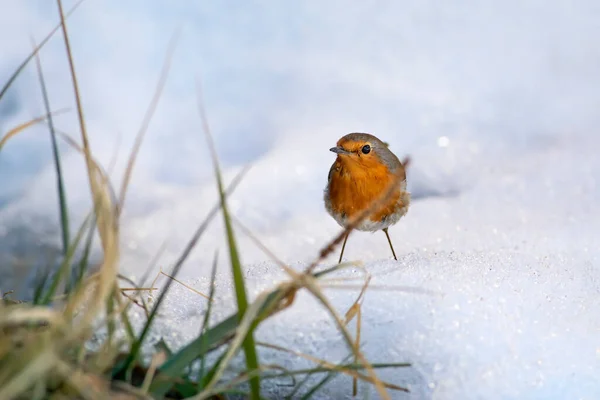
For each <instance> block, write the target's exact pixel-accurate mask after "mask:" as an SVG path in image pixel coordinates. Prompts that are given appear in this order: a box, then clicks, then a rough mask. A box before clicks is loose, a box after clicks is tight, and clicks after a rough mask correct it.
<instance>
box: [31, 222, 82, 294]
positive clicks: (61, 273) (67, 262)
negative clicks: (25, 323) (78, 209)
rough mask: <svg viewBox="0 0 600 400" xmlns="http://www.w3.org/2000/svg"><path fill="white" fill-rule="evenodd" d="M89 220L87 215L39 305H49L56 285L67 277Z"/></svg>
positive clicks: (56, 287)
mask: <svg viewBox="0 0 600 400" xmlns="http://www.w3.org/2000/svg"><path fill="white" fill-rule="evenodd" d="M90 219H91V215H88V216H87V217H86V219H85V221H83V224H81V227H80V228H79V230H78V231H77V235H76V236H75V240H74V241H73V243H72V244H71V245H70V246H69V248H68V249H67V254H66V255H65V256H64V257H63V261H62V263H61V265H60V267H59V269H58V272H57V273H56V274H55V275H54V277H53V278H52V282H51V283H50V287H49V288H48V291H47V292H46V293H45V294H44V296H43V297H42V299H41V302H40V304H49V303H50V301H51V300H52V298H53V297H54V295H55V293H56V290H57V289H58V285H59V284H60V282H61V281H62V280H63V279H64V277H65V276H66V275H67V272H68V271H69V269H70V268H71V261H72V260H73V257H74V255H75V250H77V247H78V246H79V242H80V241H81V238H82V237H83V234H84V232H85V229H86V227H87V226H88V224H89V222H90Z"/></svg>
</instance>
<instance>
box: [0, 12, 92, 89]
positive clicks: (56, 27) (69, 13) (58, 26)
mask: <svg viewBox="0 0 600 400" xmlns="http://www.w3.org/2000/svg"><path fill="white" fill-rule="evenodd" d="M81 3H83V0H79V1H78V2H77V3H75V5H74V6H73V7H72V8H71V9H70V10H69V11H68V12H67V14H66V15H65V18H68V17H69V16H71V14H73V12H74V11H75V10H76V9H77V7H79V6H80V5H81ZM60 27H61V24H58V25H57V26H55V27H54V29H52V30H51V31H50V33H48V34H47V35H46V37H45V38H44V40H42V41H41V42H40V45H39V46H37V47H36V48H35V49H34V50H33V51H32V52H31V53H30V54H29V55H28V56H27V58H25V60H23V62H22V63H21V64H20V65H19V66H18V67H17V69H16V70H15V72H13V74H12V75H11V76H10V78H8V81H7V82H6V83H5V84H4V86H3V87H2V89H1V90H0V100H2V97H4V95H5V94H6V91H7V90H8V89H9V88H10V87H11V86H12V84H13V83H14V81H15V79H17V77H18V76H19V75H20V74H21V72H22V71H23V69H25V67H26V66H27V64H29V61H31V59H32V58H33V57H34V56H35V55H36V54H37V53H38V52H39V51H40V50H41V48H42V47H44V45H45V44H46V43H48V41H49V40H50V38H51V37H52V36H54V34H55V33H56V32H57V31H58V30H59V29H60Z"/></svg>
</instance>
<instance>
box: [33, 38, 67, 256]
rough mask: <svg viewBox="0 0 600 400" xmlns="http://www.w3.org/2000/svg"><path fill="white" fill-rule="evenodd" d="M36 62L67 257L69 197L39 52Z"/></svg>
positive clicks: (64, 250)
mask: <svg viewBox="0 0 600 400" xmlns="http://www.w3.org/2000/svg"><path fill="white" fill-rule="evenodd" d="M31 41H32V43H33V48H34V52H35V48H36V44H35V42H34V40H33V38H31ZM35 61H36V63H35V64H36V67H37V72H38V79H39V81H40V88H41V90H42V98H43V100H44V108H45V109H46V114H47V115H48V127H49V128H50V140H51V142H52V156H53V158H54V168H55V169H56V190H57V192H58V201H59V212H60V228H61V233H62V243H63V255H64V256H66V255H67V250H68V248H69V243H70V239H69V211H68V209H67V196H66V193H65V186H64V182H63V174H62V167H61V164H60V154H59V152H58V144H57V142H56V131H55V130H54V120H53V118H52V113H51V112H50V100H49V99H48V90H47V89H46V82H45V80H44V72H43V70H42V62H41V61H40V55H39V53H38V52H35Z"/></svg>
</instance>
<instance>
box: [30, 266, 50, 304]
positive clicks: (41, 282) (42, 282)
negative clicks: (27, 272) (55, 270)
mask: <svg viewBox="0 0 600 400" xmlns="http://www.w3.org/2000/svg"><path fill="white" fill-rule="evenodd" d="M49 278H50V266H48V267H46V268H45V269H44V271H43V272H42V273H41V274H40V275H38V277H37V278H36V281H37V282H36V283H35V288H34V290H33V304H34V305H38V304H40V301H41V299H42V295H43V294H44V289H46V285H47V284H48V279H49Z"/></svg>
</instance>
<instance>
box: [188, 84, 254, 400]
mask: <svg viewBox="0 0 600 400" xmlns="http://www.w3.org/2000/svg"><path fill="white" fill-rule="evenodd" d="M198 89H200V88H198ZM201 100H202V97H201V96H200V90H198V105H199V111H200V116H201V118H202V125H203V129H204V134H205V136H206V140H207V142H208V145H209V147H210V152H211V157H212V161H213V169H214V171H215V178H216V180H217V187H218V190H219V197H220V199H221V211H222V213H223V221H224V223H225V230H226V232H227V244H228V247H229V257H230V261H231V271H232V275H233V283H234V286H235V295H236V299H237V306H238V317H239V320H240V321H241V320H242V318H243V316H244V313H245V312H246V309H247V308H248V299H247V295H246V284H245V282H244V274H243V272H242V264H241V262H240V257H239V252H238V249H237V244H236V240H235V235H234V233H233V227H232V224H231V218H230V217H229V210H228V207H227V202H226V200H225V190H224V188H223V180H222V177H221V169H220V167H219V159H218V157H217V150H216V148H215V144H214V142H213V139H212V135H211V133H210V128H209V126H208V118H207V117H206V113H205V110H204V107H203V105H202V101H201ZM253 331H254V329H250V330H249V331H248V334H247V335H246V338H245V339H244V342H243V344H242V346H243V348H244V354H245V356H246V367H247V368H248V371H253V370H257V369H258V367H259V363H258V356H257V352H256V343H255V342H254V332H253ZM250 390H251V394H252V396H251V398H253V399H255V400H258V399H260V377H258V376H255V377H253V378H252V379H251V380H250Z"/></svg>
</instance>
